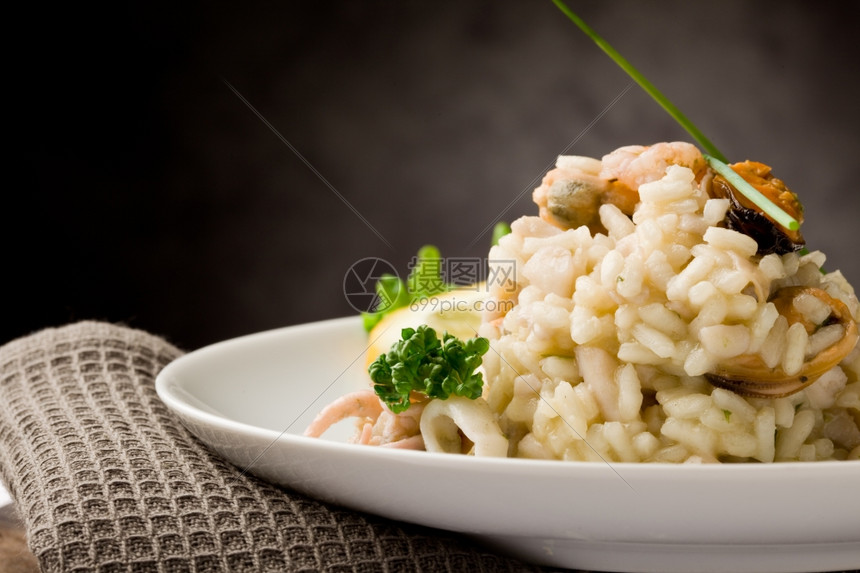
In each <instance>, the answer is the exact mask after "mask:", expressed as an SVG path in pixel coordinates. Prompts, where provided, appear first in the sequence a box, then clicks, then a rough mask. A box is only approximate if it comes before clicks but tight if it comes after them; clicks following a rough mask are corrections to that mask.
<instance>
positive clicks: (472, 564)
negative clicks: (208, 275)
mask: <svg viewBox="0 0 860 573" xmlns="http://www.w3.org/2000/svg"><path fill="white" fill-rule="evenodd" d="M180 354H181V352H180V351H179V350H178V349H176V348H174V347H173V346H172V345H170V344H168V343H167V342H165V341H164V340H163V339H161V338H159V337H156V336H153V335H151V334H148V333H146V332H141V331H139V330H133V329H130V328H126V327H122V326H116V325H112V324H107V323H100V322H81V323H77V324H72V325H69V326H65V327H62V328H57V329H48V330H44V331H41V332H38V333H35V334H33V335H30V336H27V337H24V338H21V339H18V340H15V341H13V342H10V343H8V344H6V345H5V346H3V347H2V348H0V479H2V481H3V483H4V484H5V485H6V486H7V488H8V489H9V491H10V493H11V494H12V497H13V499H14V500H15V503H16V506H17V511H18V514H19V515H20V518H21V520H22V521H23V524H24V527H25V530H26V534H27V539H28V543H29V547H30V549H31V550H32V552H33V553H34V554H35V556H36V558H37V559H38V562H39V564H40V566H41V568H42V570H43V571H45V572H55V571H76V572H80V573H83V572H90V571H99V572H119V571H123V572H125V571H135V572H148V571H154V572H155V571H157V572H161V573H167V572H170V573H179V572H228V571H229V572H241V571H253V572H257V571H332V572H335V571H336V572H347V571H350V572H353V571H354V572H371V571H392V572H393V571H403V572H407V571H456V572H459V571H487V572H495V571H539V570H540V569H539V568H536V567H531V566H528V565H525V564H522V563H519V562H516V561H513V560H510V559H507V558H505V557H502V556H499V555H496V554H493V553H491V552H488V551H487V550H485V549H483V548H481V547H478V546H475V545H474V544H472V543H470V542H469V540H468V539H465V538H462V537H459V536H456V535H454V534H450V533H446V532H441V531H437V530H432V529H427V528H422V527H416V526H412V525H406V524H401V523H395V522H391V521H388V520H385V519H381V518H378V517H374V516H369V515H365V514H361V513H357V512H354V511H350V510H346V509H343V508H339V507H334V506H331V505H327V504H324V503H321V502H319V501H316V500H313V499H309V498H307V497H305V496H302V495H299V494H297V493H294V492H291V491H288V490H284V489H281V488H278V487H275V486H273V485H270V484H267V483H265V482H263V481H261V480H258V479H256V478H254V477H253V476H248V475H244V474H243V473H242V472H240V471H239V470H238V469H236V468H235V467H234V466H232V465H230V464H228V463H227V462H225V461H223V460H222V459H221V458H219V457H218V456H217V455H216V454H214V453H212V452H210V451H209V450H207V449H206V448H204V447H203V446H202V445H201V444H200V443H199V442H198V441H197V440H196V439H195V438H194V437H192V436H191V435H190V434H189V433H188V432H187V431H186V430H185V429H184V428H183V427H182V426H181V425H180V424H179V422H178V421H177V420H176V418H174V417H173V416H172V415H171V413H170V411H169V410H168V409H167V408H166V407H165V406H164V405H163V404H162V402H161V401H160V400H159V398H158V396H157V395H156V393H155V387H154V380H155V376H156V374H157V373H158V371H159V370H160V369H161V368H163V367H164V366H165V365H166V364H167V363H168V362H170V361H171V360H173V359H174V358H176V357H177V356H179V355H180Z"/></svg>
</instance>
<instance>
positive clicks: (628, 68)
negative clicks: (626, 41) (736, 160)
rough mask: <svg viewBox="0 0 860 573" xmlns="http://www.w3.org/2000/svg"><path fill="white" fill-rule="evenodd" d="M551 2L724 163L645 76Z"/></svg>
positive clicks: (563, 6) (569, 12) (561, 5)
mask: <svg viewBox="0 0 860 573" xmlns="http://www.w3.org/2000/svg"><path fill="white" fill-rule="evenodd" d="M552 1H553V3H554V4H555V5H556V6H557V7H558V9H559V10H561V11H562V12H563V13H564V14H565V16H567V17H568V18H570V20H571V21H573V23H574V24H576V25H577V26H578V27H579V29H580V30H582V31H583V32H585V34H586V35H587V36H588V37H589V38H591V39H592V40H594V43H596V44H597V45H598V46H599V47H600V49H602V50H603V51H604V52H606V54H607V55H608V56H609V57H610V58H612V60H613V61H614V62H615V63H616V64H618V66H619V67H620V68H621V69H622V70H624V71H625V72H627V75H629V76H630V77H631V78H633V80H634V81H635V82H636V83H637V84H639V86H640V87H641V88H642V89H644V90H645V91H646V92H647V93H648V95H650V96H651V97H652V98H654V100H655V101H656V102H657V103H658V104H660V106H662V107H663V109H664V110H666V111H667V112H668V113H669V115H671V116H672V117H673V118H674V119H675V121H677V122H678V123H679V124H680V125H681V127H683V128H684V129H685V130H687V133H689V134H690V135H692V136H693V138H694V139H695V140H696V141H698V142H699V144H700V145H701V146H702V147H703V148H704V149H705V151H706V152H707V153H708V154H710V155H712V156H713V157H717V158H719V159H720V160H722V161H726V159H725V156H723V154H722V153H720V150H719V149H717V148H716V146H715V145H714V144H713V143H711V141H710V140H709V139H708V138H707V137H705V134H703V133H702V132H701V131H700V130H699V128H697V127H696V126H695V125H694V124H693V122H692V121H690V120H689V119H687V116H685V115H684V114H683V113H681V110H680V109H678V108H677V107H676V106H675V105H674V104H673V103H672V102H671V101H669V99H668V98H667V97H666V96H664V95H663V94H662V93H661V92H660V90H658V89H657V88H656V87H655V86H654V84H652V83H651V82H649V81H648V80H647V79H646V78H645V76H643V75H642V74H641V73H639V70H637V69H636V68H634V67H633V65H632V64H631V63H630V62H628V61H627V60H626V59H624V57H623V56H622V55H621V54H619V53H618V51H617V50H616V49H615V48H613V47H612V46H610V45H609V43H608V42H607V41H606V40H604V39H603V38H602V37H600V35H599V34H598V33H597V32H595V31H594V30H593V29H592V28H591V27H590V26H589V25H588V24H586V23H585V21H584V20H583V19H582V18H580V17H579V16H577V15H576V14H574V13H573V11H572V10H571V9H570V8H568V7H567V5H566V4H565V3H564V2H563V1H562V0H552Z"/></svg>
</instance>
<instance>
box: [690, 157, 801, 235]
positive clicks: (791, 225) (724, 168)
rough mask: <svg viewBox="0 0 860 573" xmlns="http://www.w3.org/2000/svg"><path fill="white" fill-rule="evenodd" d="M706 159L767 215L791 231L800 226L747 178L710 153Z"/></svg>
mask: <svg viewBox="0 0 860 573" xmlns="http://www.w3.org/2000/svg"><path fill="white" fill-rule="evenodd" d="M705 159H706V160H707V161H708V164H709V165H710V166H711V168H713V170H714V171H716V172H717V173H719V174H720V175H722V176H723V177H725V178H726V181H728V182H729V183H730V184H731V185H732V187H734V188H735V189H737V190H738V191H740V192H741V193H743V194H744V195H745V196H746V198H747V199H749V200H750V201H752V202H753V203H754V204H755V206H756V207H758V208H759V209H761V210H762V212H763V213H764V214H765V215H767V216H768V217H770V218H771V219H773V220H774V221H776V222H777V223H779V224H780V225H782V226H783V227H784V228H786V229H788V230H790V231H796V230H798V229H799V228H800V223H799V222H798V221H797V219H795V218H794V217H792V216H791V215H789V214H788V213H786V212H785V211H783V210H782V209H780V208H779V206H778V205H777V204H776V203H774V202H773V201H771V200H770V199H768V198H767V197H765V196H764V195H762V194H761V192H760V191H759V190H758V189H756V188H755V187H753V186H752V185H750V184H749V183H747V181H746V179H744V178H743V177H741V176H740V175H738V174H737V173H735V171H734V170H733V169H732V168H731V167H729V166H728V165H726V164H725V163H723V162H722V161H721V160H719V159H717V158H715V157H711V156H710V155H705Z"/></svg>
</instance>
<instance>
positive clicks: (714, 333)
mask: <svg viewBox="0 0 860 573" xmlns="http://www.w3.org/2000/svg"><path fill="white" fill-rule="evenodd" d="M707 159H708V158H706V157H705V156H703V155H702V153H701V152H700V151H699V150H698V149H697V148H696V147H695V146H693V145H691V144H687V143H681V142H675V143H658V144H655V145H652V146H650V147H643V146H628V147H622V148H620V149H618V150H615V151H613V152H611V153H609V154H608V155H606V156H604V157H603V158H601V159H597V158H587V157H574V156H563V157H559V159H558V162H557V164H556V167H555V169H553V170H551V171H550V172H549V173H547V175H546V176H545V177H544V179H543V182H542V184H541V185H540V187H538V188H537V189H536V190H535V192H534V200H535V203H536V204H537V206H538V216H526V217H522V218H520V219H518V220H516V221H514V222H513V223H512V224H511V229H512V232H511V233H510V234H508V235H505V236H504V237H502V238H501V239H500V240H499V241H498V244H497V245H495V246H494V247H492V249H491V250H490V253H489V260H490V265H491V273H490V276H491V277H492V276H505V277H506V280H497V281H489V282H488V283H487V289H488V297H489V299H490V300H492V301H494V302H495V303H496V304H493V305H487V308H488V309H492V310H487V311H485V312H484V313H483V316H482V317H481V323H480V326H479V328H478V334H479V335H480V336H481V337H484V338H486V339H487V340H488V341H489V350H488V351H486V352H485V353H483V358H482V365H481V368H482V372H483V377H484V384H483V387H482V389H481V390H480V392H479V395H475V396H473V397H464V396H462V395H451V396H448V397H447V399H440V398H429V397H428V396H427V395H423V394H419V393H417V392H413V393H412V394H411V395H410V396H409V400H408V403H407V404H405V405H404V407H403V409H402V410H401V411H397V412H396V413H395V411H394V410H392V409H391V408H389V407H388V406H387V405H386V404H385V403H383V402H381V401H380V398H379V397H378V396H377V395H376V394H374V392H373V391H372V390H367V391H366V392H359V393H356V394H353V395H350V396H348V397H344V398H343V399H341V400H339V401H338V402H336V403H334V404H332V405H331V406H329V407H328V408H327V409H326V410H324V411H323V412H322V413H321V414H320V416H319V417H318V419H317V421H316V422H315V423H314V424H313V425H312V426H311V427H310V428H309V429H308V432H307V433H308V435H320V434H321V433H322V432H323V431H324V430H325V429H326V428H327V427H328V426H329V425H330V424H331V423H333V422H334V421H337V420H339V419H341V418H343V417H347V416H354V417H357V418H358V419H359V423H358V430H357V434H356V441H357V442H359V443H365V444H375V445H387V446H393V447H410V448H418V449H427V450H428V451H442V452H458V453H468V454H474V455H478V456H482V455H489V456H510V457H522V458H539V459H558V460H600V461H624V462H669V463H681V462H747V461H748V462H774V461H790V460H799V461H815V460H846V459H858V458H860V429H858V426H860V350H858V348H857V341H858V334H857V326H856V320H858V318H860V303H858V300H857V298H856V297H855V294H854V290H853V288H852V287H851V285H849V284H848V282H847V281H846V280H845V278H844V277H843V276H842V274H841V273H839V272H838V271H832V272H826V271H824V270H822V269H824V268H826V267H825V257H824V254H822V253H820V252H818V251H811V252H809V251H807V250H806V249H805V247H804V244H803V237H802V236H801V235H800V233H799V232H798V231H797V230H796V229H789V228H785V227H782V226H781V225H780V224H779V223H777V222H775V221H774V220H773V219H772V218H771V217H770V216H769V215H768V214H766V213H763V212H761V210H759V209H758V208H756V207H755V205H752V204H750V202H749V201H748V199H747V198H746V197H745V196H743V194H741V193H739V192H738V191H737V189H736V186H735V184H733V183H732V182H731V181H729V179H727V178H726V177H724V176H723V175H722V174H721V172H720V171H719V170H716V169H714V168H712V165H711V164H710V163H709V161H708V160H707ZM731 169H732V171H733V172H734V173H736V174H738V175H739V176H740V177H742V178H743V179H744V180H745V181H746V182H748V183H749V184H751V185H752V186H753V187H755V189H757V190H758V191H760V192H761V193H762V194H764V195H765V196H767V197H768V198H769V199H770V200H772V201H773V202H774V203H776V204H777V205H779V206H780V207H781V208H782V210H783V211H784V212H786V213H789V214H790V215H792V216H794V217H795V218H796V219H798V220H802V216H803V213H802V208H801V206H800V203H799V201H798V200H797V197H796V196H795V195H794V194H793V193H792V192H791V191H790V190H789V189H788V188H787V187H786V186H785V184H784V183H783V182H782V181H781V180H779V179H777V178H775V177H774V176H773V174H772V173H771V172H770V169H769V168H768V167H767V166H765V165H763V164H760V163H756V162H750V161H747V162H743V163H739V164H734V165H732V166H731ZM730 175H731V174H730ZM732 180H733V179H732ZM503 264H504V265H513V271H514V272H511V273H496V274H494V273H493V272H492V265H503ZM502 303H506V304H502ZM412 326H413V328H414V327H417V326H418V325H417V324H416V325H412ZM406 334H408V333H406V332H404V336H405V335H406ZM452 338H453V337H452ZM443 346H444V345H443ZM395 410H396V409H395Z"/></svg>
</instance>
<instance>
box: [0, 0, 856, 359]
mask: <svg viewBox="0 0 860 573" xmlns="http://www.w3.org/2000/svg"><path fill="white" fill-rule="evenodd" d="M237 4H238V3H237ZM571 6H572V7H573V8H574V9H575V10H577V11H578V12H579V13H580V15H581V16H583V17H584V18H585V20H586V21H588V22H589V23H590V24H591V25H592V26H593V27H594V28H596V29H597V30H598V31H599V32H600V33H602V34H603V35H604V36H605V37H606V38H607V39H608V40H609V41H610V42H611V43H613V44H614V45H615V46H616V48H618V49H619V50H620V51H621V53H623V54H625V55H626V56H627V58H628V59H629V60H631V61H632V63H633V64H634V65H636V66H638V67H639V68H640V69H641V70H642V71H643V72H644V73H645V74H646V76H648V77H649V78H650V79H651V80H652V81H653V82H654V83H655V84H656V85H657V86H658V87H659V88H660V89H661V90H662V91H664V93H666V94H667V95H668V96H669V97H670V98H671V99H672V100H673V101H674V102H675V103H676V104H677V105H678V106H679V107H680V108H681V109H682V110H684V111H685V112H686V113H687V115H688V116H690V118H691V119H692V120H693V121H694V122H695V123H697V124H698V126H699V127H700V128H701V129H702V130H703V131H704V132H705V133H706V134H708V135H709V137H710V138H711V139H712V141H714V142H715V144H716V145H717V146H718V147H720V148H721V150H722V151H723V153H724V154H726V155H727V156H728V157H730V158H731V159H732V160H737V161H740V160H743V159H747V158H750V159H756V160H759V161H763V162H765V163H768V164H770V165H772V166H773V167H774V169H775V172H776V174H777V175H778V176H779V177H781V178H782V179H784V180H786V181H787V182H788V184H789V185H790V186H791V187H792V188H793V189H794V190H795V191H796V192H798V193H799V194H800V196H801V198H802V200H803V201H804V203H805V205H806V210H807V222H806V224H805V226H804V234H805V235H806V238H807V240H808V243H809V244H810V246H812V247H813V248H818V249H821V250H823V251H825V252H826V253H828V255H829V258H828V263H827V266H828V268H831V269H832V268H841V269H842V270H843V272H844V273H845V274H846V275H847V276H848V278H849V279H850V280H852V281H853V282H854V283H857V284H860V260H858V257H857V254H856V251H857V247H858V246H860V239H858V236H857V231H856V228H857V224H858V215H860V198H858V193H860V190H858V189H857V184H856V181H857V178H858V173H857V166H858V163H860V162H858V151H860V111H858V107H857V102H858V99H860V84H858V61H860V45H858V42H857V41H856V39H855V35H856V29H857V25H858V17H857V14H856V12H857V9H856V8H855V7H854V6H855V5H854V3H850V2H835V1H823V2H815V3H812V2H787V1H779V2H777V1H767V2H718V3H704V2H691V1H652V2H641V1H632V0H631V1H621V2H597V1H593V0H588V1H573V0H571ZM19 10H21V13H19V14H16V15H15V16H14V17H10V18H9V19H8V20H7V23H6V24H7V27H8V28H10V30H9V33H10V35H14V38H15V40H14V41H13V42H12V44H13V46H12V47H11V48H10V49H9V50H7V61H8V66H7V70H6V75H7V81H6V83H7V97H11V99H12V100H13V104H11V105H9V104H7V108H6V117H7V122H6V124H7V125H10V126H11V129H9V130H7V145H8V144H11V146H12V147H14V151H12V152H11V153H10V154H9V155H8V160H7V161H8V163H7V174H8V176H9V178H8V179H7V181H8V182H7V186H6V192H5V193H4V196H5V197H6V200H5V201H4V206H3V207H2V215H3V216H2V223H0V240H2V243H0V244H2V245H3V258H2V267H0V268H2V269H3V271H2V272H3V274H2V281H3V284H4V293H5V294H4V300H5V305H4V308H3V310H2V313H3V314H2V320H0V324H2V327H0V328H2V330H0V343H3V342H6V341H8V340H11V339H13V338H15V337H18V336H22V335H25V334H27V333H29V332H32V331H34V330H37V329H40V328H43V327H47V326H55V325H61V324H64V323H67V322H71V321H76V320H81V319H99V320H109V321H114V322H123V323H126V324H129V325H131V326H134V327H138V328H142V329H145V330H149V331H151V332H154V333H156V334H160V335H163V336H165V337H167V338H168V339H169V340H171V341H173V342H174V343H176V344H178V345H180V346H181V347H183V348H186V349H192V348H195V347H198V346H200V345H203V344H206V343H210V342H214V341H217V340H220V339H224V338H228V337H233V336H237V335H241V334H245V333H250V332H254V331H258V330H263V329H269V328H275V327H279V326H284V325H289V324H295V323H301V322H306V321H314V320H320V319H325V318H330V317H336V316H343V315H347V314H351V313H353V310H352V309H351V308H350V307H349V305H348V304H347V302H346V299H345V297H344V295H343V289H342V283H343V278H344V274H345V273H346V271H347V269H348V268H349V267H350V265H351V264H352V263H354V262H355V261H357V260H359V259H361V258H363V257H370V256H376V257H381V258H384V259H386V260H388V261H390V262H391V263H392V264H394V265H395V266H396V267H397V268H398V269H401V270H403V271H405V269H406V266H407V264H408V262H409V260H410V258H411V257H412V255H413V254H414V253H415V251H416V250H417V248H418V247H419V246H421V245H422V244H425V243H435V244H436V245H438V246H439V247H440V248H441V250H442V253H443V255H447V256H451V257H479V256H483V255H484V254H485V253H486V250H487V247H488V245H489V240H490V239H489V235H488V234H486V233H484V234H482V232H483V231H484V230H485V229H487V228H488V227H489V226H490V225H492V224H493V223H494V222H495V221H496V220H497V219H499V218H503V219H506V220H511V219H513V218H515V217H518V216H520V215H523V214H533V213H535V212H536V210H535V208H534V207H533V205H532V203H531V199H530V196H531V189H532V188H533V187H534V186H535V184H536V182H537V180H538V179H539V177H540V176H542V174H543V173H544V172H545V171H546V170H547V168H548V167H549V166H550V165H551V164H552V163H553V162H554V159H555V156H556V155H557V154H558V153H560V152H562V151H563V150H565V149H568V153H573V154H582V155H593V156H598V157H599V156H601V155H603V154H604V153H607V152H609V151H611V150H612V149H614V148H615V147H618V146H620V145H627V144H649V143H653V142H656V141H664V140H677V139H685V140H689V139H690V138H689V136H687V134H686V133H685V132H683V131H682V130H681V129H680V128H679V127H677V125H676V124H675V123H674V121H673V120H671V119H670V118H669V117H668V116H667V115H666V114H665V112H663V111H662V109H660V108H659V107H658V106H657V105H656V104H655V103H653V102H652V101H651V100H650V99H649V97H648V96H647V95H645V94H644V93H643V92H642V91H641V90H640V89H639V88H638V87H634V88H633V89H630V90H629V91H627V92H626V93H625V92H624V90H625V88H626V87H627V86H628V84H629V80H628V79H627V77H626V76H625V75H624V73H623V72H622V71H621V70H620V69H618V68H617V67H616V66H615V65H614V64H613V63H611V62H610V61H609V59H608V58H607V57H606V56H605V55H604V54H603V53H602V52H601V51H600V50H599V49H598V48H597V47H596V46H594V44H592V43H591V41H590V40H588V39H587V38H586V37H585V36H584V35H583V34H582V33H581V32H579V31H578V30H577V29H576V28H575V27H574V26H573V24H571V23H570V22H569V21H568V20H567V19H566V18H565V17H564V16H563V15H562V14H561V13H560V12H559V11H558V10H557V9H556V8H555V7H554V6H553V4H552V3H551V2H550V1H549V0H545V1H538V0H533V1H513V0H495V1H489V0H488V1H480V0H469V1H465V2H456V3H455V2H450V3H444V4H443V3H427V2H413V1H406V2H381V1H362V2H343V1H333V2H315V1H291V2H272V3H264V2H244V3H241V6H239V5H233V6H229V7H226V6H222V7H217V6H216V5H214V4H208V3H207V4H205V5H203V4H200V5H194V4H183V5H181V6H169V7H168V6H162V5H158V4H151V3H142V2H140V3H138V2H132V3H122V2H118V3H113V4H110V5H107V4H106V5H105V6H101V7H94V6H89V7H87V6H82V5H74V6H71V5H67V6H65V7H60V8H56V7H54V8H48V7H46V6H43V5H33V6H32V7H30V8H24V9H19ZM225 82H229V84H230V85H232V86H233V87H234V88H235V89H236V91H238V92H239V93H240V94H241V95H242V96H243V97H244V98H246V99H247V101H248V102H249V103H250V104H251V105H253V106H254V107H255V108H256V109H257V110H258V112H259V113H260V114H261V115H262V116H263V117H264V118H265V119H266V120H267V121H268V122H269V123H270V124H271V126H273V127H274V128H275V129H277V130H278V131H279V132H280V134H282V136H283V138H284V139H285V140H286V141H288V142H289V144H290V145H292V146H293V147H294V148H295V150H297V151H298V152H299V153H301V155H302V156H303V157H304V158H305V159H306V161H307V162H308V163H309V164H310V165H311V166H313V168H314V169H315V170H316V171H317V172H318V173H319V174H320V175H322V176H323V177H324V178H325V179H326V180H327V181H328V182H329V184H330V185H331V187H332V188H334V189H335V190H336V191H337V193H339V194H340V195H342V197H343V198H345V199H346V201H348V202H349V204H351V205H352V207H353V208H354V210H355V211H357V212H358V213H360V215H361V216H362V217H363V218H364V219H365V220H366V222H367V223H369V225H370V226H372V227H373V228H374V229H375V230H376V233H375V232H374V231H373V230H371V229H370V228H369V226H368V225H367V224H365V222H363V221H362V220H361V219H360V218H359V217H358V216H356V214H355V213H354V212H353V211H352V210H351V209H350V208H349V207H348V206H347V205H346V204H345V203H344V202H343V201H341V199H340V198H338V196H337V195H336V193H335V192H333V191H332V189H330V188H329V187H328V186H327V185H326V184H325V183H323V182H322V181H321V180H320V178H318V177H317V175H316V174H315V173H314V172H313V171H312V170H311V169H310V168H309V167H308V166H307V165H306V164H305V163H304V162H303V161H302V160H301V159H299V158H298V157H297V156H296V154H294V153H293V151H291V150H290V148H289V147H288V146H287V145H286V144H285V143H284V142H283V141H282V140H281V139H279V138H278V136H276V135H275V134H274V133H273V132H272V131H271V130H270V129H269V127H267V126H266V125H265V124H264V122H263V121H262V120H261V119H260V118H258V117H257V116H256V115H255V114H254V113H253V112H252V111H251V110H250V109H249V108H248V107H247V106H246V104H245V103H243V101H242V100H241V99H240V98H239V97H238V96H237V95H236V94H235V93H234V92H233V91H232V90H231V89H230V88H229V87H228V86H227V84H226V83H225ZM622 93H623V94H624V95H623V97H621V98H620V99H618V101H617V103H615V105H613V106H612V107H611V108H610V109H609V110H608V111H606V113H603V114H602V115H601V112H602V111H603V110H604V109H605V108H607V106H609V104H610V102H612V101H613V100H615V99H616V98H618V96H619V95H620V94H622ZM598 117H600V119H599V121H597V122H594V120H595V118H598ZM589 126H590V127H589ZM377 233H378V235H377ZM380 236H381V238H380ZM383 239H384V240H383ZM386 242H387V243H389V244H390V246H389V245H387V244H386Z"/></svg>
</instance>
